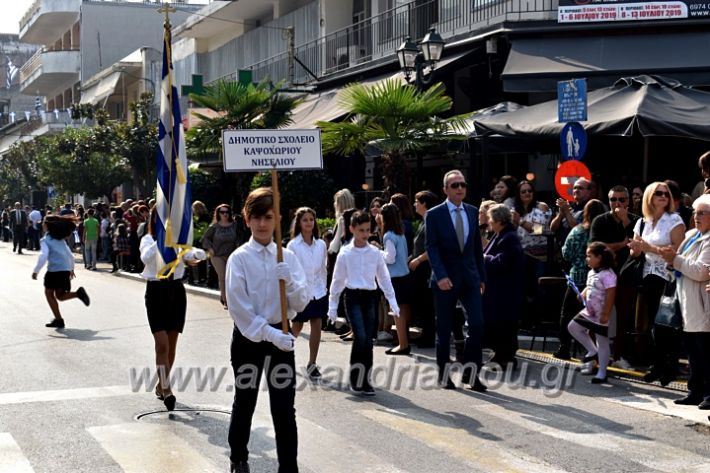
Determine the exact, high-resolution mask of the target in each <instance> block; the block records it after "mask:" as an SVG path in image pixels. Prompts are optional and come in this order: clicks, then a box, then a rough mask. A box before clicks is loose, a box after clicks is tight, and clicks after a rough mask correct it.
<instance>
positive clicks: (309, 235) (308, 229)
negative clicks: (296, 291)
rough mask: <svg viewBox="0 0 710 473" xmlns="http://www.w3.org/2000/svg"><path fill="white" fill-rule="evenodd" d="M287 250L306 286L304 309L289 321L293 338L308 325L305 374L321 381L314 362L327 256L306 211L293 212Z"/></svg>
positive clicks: (309, 211)
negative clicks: (294, 214)
mask: <svg viewBox="0 0 710 473" xmlns="http://www.w3.org/2000/svg"><path fill="white" fill-rule="evenodd" d="M287 248H288V249H289V250H291V251H293V252H294V253H295V254H296V256H297V257H298V261H300V263H301V266H303V270H304V271H305V273H306V281H307V283H308V301H309V302H308V305H307V306H306V308H305V309H303V312H299V313H298V314H297V315H296V317H295V318H294V319H293V336H294V337H298V335H299V334H300V333H301V330H303V324H304V323H305V322H309V323H310V324H311V333H310V338H309V339H308V348H309V351H310V355H309V358H308V365H306V372H307V373H308V376H309V377H311V378H312V379H318V378H320V377H321V374H320V371H318V366H317V365H316V358H317V357H318V347H319V345H320V337H321V320H322V317H323V316H324V315H325V314H326V313H327V312H328V291H327V290H326V275H327V264H328V256H327V250H326V247H325V243H324V242H323V240H321V239H320V238H319V237H318V225H317V224H316V212H315V210H313V209H311V208H308V207H301V208H299V209H298V210H296V216H295V217H294V219H293V223H292V224H291V240H290V241H289V242H288V245H287Z"/></svg>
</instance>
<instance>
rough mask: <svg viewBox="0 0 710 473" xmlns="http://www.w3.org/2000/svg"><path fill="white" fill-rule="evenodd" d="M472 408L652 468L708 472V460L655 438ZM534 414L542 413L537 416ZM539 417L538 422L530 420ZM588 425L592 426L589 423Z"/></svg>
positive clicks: (532, 415) (492, 406)
mask: <svg viewBox="0 0 710 473" xmlns="http://www.w3.org/2000/svg"><path fill="white" fill-rule="evenodd" d="M473 408H474V409H478V410H480V411H481V412H482V413H485V414H486V415H492V416H495V417H497V418H499V419H501V420H503V421H505V422H512V423H514V424H515V425H518V426H520V427H522V428H523V429H526V430H530V431H534V432H536V433H538V434H543V435H548V436H550V437H552V438H555V439H559V440H564V441H567V442H572V443H575V444H577V445H580V446H582V447H584V448H593V449H600V450H605V451H608V452H612V453H616V454H619V455H623V456H624V457H625V458H626V459H627V460H629V461H633V462H636V463H639V464H641V465H644V466H646V467H648V468H650V469H653V470H654V471H667V472H701V471H710V460H708V459H707V458H705V457H701V456H700V455H696V454H694V453H692V452H689V451H687V450H683V449H680V448H676V447H673V446H671V445H666V444H663V443H661V442H657V441H654V440H643V439H640V438H636V439H635V438H630V436H629V435H615V434H610V433H605V432H604V430H603V429H602V428H594V430H595V431H594V432H591V433H577V432H570V431H569V430H560V429H556V428H554V427H549V426H547V425H545V423H546V422H547V421H549V419H548V418H547V417H549V415H548V416H546V415H545V414H544V413H542V414H541V413H538V412H531V411H528V412H525V413H521V412H515V411H511V410H509V409H506V408H505V407H503V406H498V405H495V404H488V405H485V406H481V405H476V406H473ZM536 416H542V417H541V418H538V417H536ZM532 418H538V420H539V421H535V420H531V419H532ZM590 428H592V427H591V426H590Z"/></svg>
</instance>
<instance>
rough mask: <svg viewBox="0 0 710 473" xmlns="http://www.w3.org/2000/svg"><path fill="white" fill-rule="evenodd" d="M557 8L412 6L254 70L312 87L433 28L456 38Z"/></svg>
mask: <svg viewBox="0 0 710 473" xmlns="http://www.w3.org/2000/svg"><path fill="white" fill-rule="evenodd" d="M557 6H558V0H429V1H427V2H423V3H422V2H410V3H408V4H406V5H402V6H399V7H397V8H393V9H391V10H388V11H385V12H383V13H381V14H379V15H376V16H373V17H371V18H367V19H365V20H363V21H361V22H359V23H355V24H352V25H350V26H348V27H347V28H344V29H342V30H339V31H335V32H333V33H330V34H329V35H327V36H323V37H320V38H318V39H315V40H313V41H309V42H306V43H304V44H301V45H299V46H297V47H296V48H295V57H296V58H297V59H298V61H293V62H291V61H292V59H291V58H290V57H289V54H288V52H283V53H280V54H278V55H276V56H274V57H271V58H269V59H266V60H264V61H261V62H259V63H256V64H253V65H252V66H250V67H248V69H251V70H252V71H253V78H254V80H257V81H258V80H261V79H263V78H266V77H268V78H270V79H271V80H274V81H276V80H280V79H286V80H287V81H289V82H291V83H293V84H307V83H310V82H313V81H314V80H316V78H318V79H322V78H323V77H325V76H328V75H330V74H333V73H336V72H340V71H343V70H346V69H350V68H353V67H356V66H358V65H360V64H363V63H365V62H369V61H373V60H376V59H380V58H383V57H387V56H392V57H394V53H395V50H396V49H397V47H399V45H400V44H401V43H402V40H403V38H404V37H405V36H411V37H412V38H413V39H421V38H422V37H423V36H424V35H425V34H426V32H427V31H428V29H429V27H430V26H435V27H436V29H437V31H438V32H439V33H440V34H441V35H442V36H443V37H444V38H451V37H454V36H458V35H463V34H465V33H473V32H476V31H481V30H483V29H485V28H488V27H490V26H492V25H496V24H500V23H503V22H504V21H506V20H507V21H526V20H545V19H548V20H551V19H554V18H556V17H557ZM299 62H300V63H299ZM290 71H293V72H292V73H290ZM308 71H310V72H308ZM311 73H312V74H311ZM314 76H315V77H314Z"/></svg>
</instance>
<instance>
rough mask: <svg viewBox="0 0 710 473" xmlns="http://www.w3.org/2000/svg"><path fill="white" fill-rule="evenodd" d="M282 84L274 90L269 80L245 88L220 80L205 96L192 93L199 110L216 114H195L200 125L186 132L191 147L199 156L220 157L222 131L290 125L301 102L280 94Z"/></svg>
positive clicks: (244, 86) (210, 86)
mask: <svg viewBox="0 0 710 473" xmlns="http://www.w3.org/2000/svg"><path fill="white" fill-rule="evenodd" d="M282 85H283V82H280V83H278V84H277V85H276V86H274V87H271V86H270V85H269V83H268V82H266V81H262V82H260V83H259V84H249V85H244V84H241V83H239V82H231V81H227V80H223V79H220V80H218V81H217V82H216V83H215V84H214V85H209V86H207V87H205V93H204V94H190V99H192V102H193V103H194V104H195V105H196V106H197V107H202V108H208V109H210V110H212V111H213V112H215V113H214V114H211V115H204V114H201V113H195V114H194V115H195V116H196V117H197V118H199V119H200V120H201V122H200V124H199V125H197V126H195V127H193V128H190V129H189V130H188V131H187V134H186V138H187V141H188V144H189V147H190V148H192V150H193V151H197V152H199V153H203V154H206V155H212V156H219V155H221V153H222V130H247V129H263V128H270V129H273V128H283V127H285V126H287V125H289V124H290V123H291V112H292V111H293V109H294V107H295V106H296V105H298V100H297V99H296V98H294V97H289V96H286V95H284V94H282V93H280V91H281V87H282Z"/></svg>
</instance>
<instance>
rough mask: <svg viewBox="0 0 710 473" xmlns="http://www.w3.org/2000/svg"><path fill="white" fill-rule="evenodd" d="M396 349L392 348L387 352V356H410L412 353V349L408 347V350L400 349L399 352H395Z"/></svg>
mask: <svg viewBox="0 0 710 473" xmlns="http://www.w3.org/2000/svg"><path fill="white" fill-rule="evenodd" d="M395 348H396V347H393V348H390V349H389V350H385V354H387V355H409V354H411V353H412V347H407V348H400V349H399V350H397V351H394V349H395Z"/></svg>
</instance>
